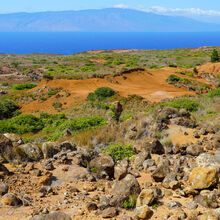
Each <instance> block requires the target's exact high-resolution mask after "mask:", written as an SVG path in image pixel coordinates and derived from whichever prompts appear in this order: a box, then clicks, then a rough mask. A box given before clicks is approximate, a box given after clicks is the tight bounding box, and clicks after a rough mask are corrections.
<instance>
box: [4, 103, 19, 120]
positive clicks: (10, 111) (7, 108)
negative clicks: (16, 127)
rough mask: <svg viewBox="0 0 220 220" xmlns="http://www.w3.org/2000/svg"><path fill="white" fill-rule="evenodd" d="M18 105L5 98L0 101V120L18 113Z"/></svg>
mask: <svg viewBox="0 0 220 220" xmlns="http://www.w3.org/2000/svg"><path fill="white" fill-rule="evenodd" d="M18 110H19V106H18V105H17V104H15V103H14V102H13V101H11V100H9V99H6V100H3V101H1V102H0V120H2V119H7V118H11V117H13V116H16V115H18V114H19V111H18Z"/></svg>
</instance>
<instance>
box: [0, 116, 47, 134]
mask: <svg viewBox="0 0 220 220" xmlns="http://www.w3.org/2000/svg"><path fill="white" fill-rule="evenodd" d="M43 127H44V124H43V122H42V120H41V119H39V118H37V117H35V116H33V115H19V116H17V117H14V118H12V119H8V120H2V121H0V131H1V133H15V134H24V133H28V132H37V131H40V130H41V129H43Z"/></svg>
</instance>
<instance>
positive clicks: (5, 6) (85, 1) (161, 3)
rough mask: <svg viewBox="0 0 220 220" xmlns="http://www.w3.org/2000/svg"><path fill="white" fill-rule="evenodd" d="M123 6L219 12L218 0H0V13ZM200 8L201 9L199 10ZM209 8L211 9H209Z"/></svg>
mask: <svg viewBox="0 0 220 220" xmlns="http://www.w3.org/2000/svg"><path fill="white" fill-rule="evenodd" d="M113 6H115V7H125V8H136V9H141V10H151V9H152V10H155V11H157V12H159V13H161V11H163V13H164V11H165V13H170V11H171V12H172V13H174V12H178V11H179V12H180V11H181V10H183V9H184V10H185V12H188V13H193V10H192V9H194V12H196V10H197V12H196V13H200V12H201V13H205V12H206V11H208V12H209V13H215V11H217V12H219V13H220V1H219V0H208V1H207V0H2V1H1V7H0V13H9V12H21V11H27V12H36V11H58V10H79V9H91V8H107V7H113ZM195 9H196V10H195ZM200 10H201V11H200ZM210 10H211V11H210Z"/></svg>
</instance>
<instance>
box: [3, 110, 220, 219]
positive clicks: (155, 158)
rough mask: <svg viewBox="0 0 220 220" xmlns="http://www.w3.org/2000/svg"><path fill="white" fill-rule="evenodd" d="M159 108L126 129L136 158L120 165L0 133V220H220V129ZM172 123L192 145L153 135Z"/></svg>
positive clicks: (69, 144)
mask: <svg viewBox="0 0 220 220" xmlns="http://www.w3.org/2000/svg"><path fill="white" fill-rule="evenodd" d="M159 111H160V114H159V115H158V116H157V118H156V119H152V117H150V116H144V117H143V118H142V120H144V122H145V123H142V127H141V131H140V130H139V129H140V127H139V125H138V123H139V122H138V121H136V122H134V123H133V124H131V125H129V127H127V129H126V134H124V135H125V137H126V138H127V139H129V140H130V141H131V142H132V143H133V144H134V150H135V155H133V156H132V157H130V158H125V159H123V160H122V161H116V160H115V159H114V158H113V157H112V156H111V155H109V154H102V153H100V151H99V150H98V148H97V149H96V148H95V149H86V148H81V147H80V146H76V145H75V144H74V141H65V142H62V143H57V142H45V143H42V145H41V146H39V145H36V144H34V143H28V144H24V143H23V142H22V140H21V139H20V137H18V136H16V135H13V134H4V135H0V155H1V158H2V159H1V164H0V177H1V182H0V195H1V198H0V205H1V206H0V207H1V209H0V219H2V220H7V219H8V220H9V219H10V220H15V219H19V220H26V219H28V220H29V219H30V220H50V219H53V220H70V219H81V220H82V219H105V218H107V219H123V220H129V219H170V220H174V219H176V220H179V219H191V220H194V219H199V220H212V219H214V220H217V219H220V189H219V187H220V181H219V180H220V151H219V149H220V136H219V133H218V131H217V130H215V128H211V127H201V126H198V125H197V124H196V123H195V121H193V120H192V119H191V117H190V113H188V112H187V111H185V110H179V111H178V110H176V109H173V108H168V107H166V108H162V109H160V110H159ZM111 126H115V129H118V128H119V127H118V126H119V125H111ZM173 126H174V127H175V126H179V127H178V128H182V129H179V135H180V136H181V135H182V136H185V138H186V139H187V138H188V139H189V138H191V139H192V138H193V141H192V143H182V144H169V145H168V144H163V143H161V142H160V141H159V140H158V139H157V138H155V137H153V136H154V135H153V133H155V132H157V131H160V132H161V131H166V132H165V134H166V135H167V136H169V131H170V130H169V129H173ZM187 129H191V130H190V132H191V133H190V132H189V130H187ZM181 132H182V133H181ZM172 133H173V132H172ZM180 133H181V134H180ZM189 133H190V134H189ZM106 135H108V134H106ZM176 135H178V133H177V134H176ZM6 162H7V163H6Z"/></svg>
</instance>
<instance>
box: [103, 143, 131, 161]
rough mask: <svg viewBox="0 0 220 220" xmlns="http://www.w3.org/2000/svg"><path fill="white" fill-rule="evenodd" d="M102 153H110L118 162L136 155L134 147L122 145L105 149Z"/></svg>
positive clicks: (114, 145)
mask: <svg viewBox="0 0 220 220" xmlns="http://www.w3.org/2000/svg"><path fill="white" fill-rule="evenodd" d="M102 153H109V154H110V155H111V156H112V157H113V158H114V159H115V160H116V161H118V160H123V159H124V158H130V157H131V156H133V155H134V154H135V152H134V149H133V147H132V145H130V144H129V145H123V144H122V143H118V144H112V145H110V146H108V148H107V149H103V151H102Z"/></svg>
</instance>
